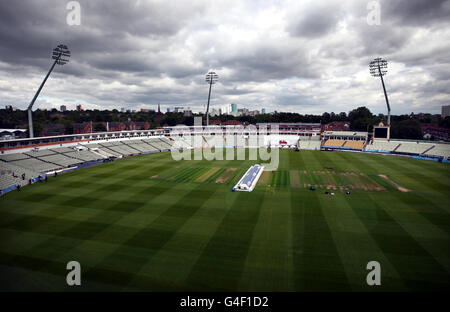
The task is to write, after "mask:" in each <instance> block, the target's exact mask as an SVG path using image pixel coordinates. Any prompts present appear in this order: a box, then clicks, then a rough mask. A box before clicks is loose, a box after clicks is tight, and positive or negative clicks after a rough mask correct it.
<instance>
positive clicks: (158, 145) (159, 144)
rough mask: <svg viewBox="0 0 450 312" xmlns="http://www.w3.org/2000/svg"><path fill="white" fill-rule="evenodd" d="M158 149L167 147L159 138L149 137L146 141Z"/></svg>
mask: <svg viewBox="0 0 450 312" xmlns="http://www.w3.org/2000/svg"><path fill="white" fill-rule="evenodd" d="M148 143H150V144H151V145H153V146H154V147H156V148H157V149H159V150H163V149H167V146H166V145H165V144H164V143H163V142H162V141H160V140H159V139H150V141H149V142H148Z"/></svg>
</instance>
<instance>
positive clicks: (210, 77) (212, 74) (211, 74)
mask: <svg viewBox="0 0 450 312" xmlns="http://www.w3.org/2000/svg"><path fill="white" fill-rule="evenodd" d="M218 79H219V75H217V74H216V73H215V72H213V71H210V72H209V73H207V74H206V78H205V80H206V82H207V83H209V93H208V105H207V106H206V126H209V100H210V98H211V87H212V85H213V84H215V83H216V81H217V80H218Z"/></svg>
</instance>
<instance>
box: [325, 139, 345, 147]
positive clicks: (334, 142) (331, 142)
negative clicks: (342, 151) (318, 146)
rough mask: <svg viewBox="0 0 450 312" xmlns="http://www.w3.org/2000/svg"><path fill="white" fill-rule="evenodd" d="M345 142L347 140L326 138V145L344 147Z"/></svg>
mask: <svg viewBox="0 0 450 312" xmlns="http://www.w3.org/2000/svg"><path fill="white" fill-rule="evenodd" d="M344 143H345V140H326V142H325V144H324V146H331V147H342V146H343V145H344Z"/></svg>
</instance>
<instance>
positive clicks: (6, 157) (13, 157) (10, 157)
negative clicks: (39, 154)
mask: <svg viewBox="0 0 450 312" xmlns="http://www.w3.org/2000/svg"><path fill="white" fill-rule="evenodd" d="M27 158H30V156H28V155H26V154H23V153H17V154H6V155H0V160H3V161H12V160H22V159H27Z"/></svg>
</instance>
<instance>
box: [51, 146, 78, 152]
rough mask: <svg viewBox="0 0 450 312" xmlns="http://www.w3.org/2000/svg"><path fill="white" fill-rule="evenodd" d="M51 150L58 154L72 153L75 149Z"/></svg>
mask: <svg viewBox="0 0 450 312" xmlns="http://www.w3.org/2000/svg"><path fill="white" fill-rule="evenodd" d="M51 150H52V151H54V152H56V153H70V152H73V151H74V150H75V149H73V148H71V147H58V148H52V149H51Z"/></svg>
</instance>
